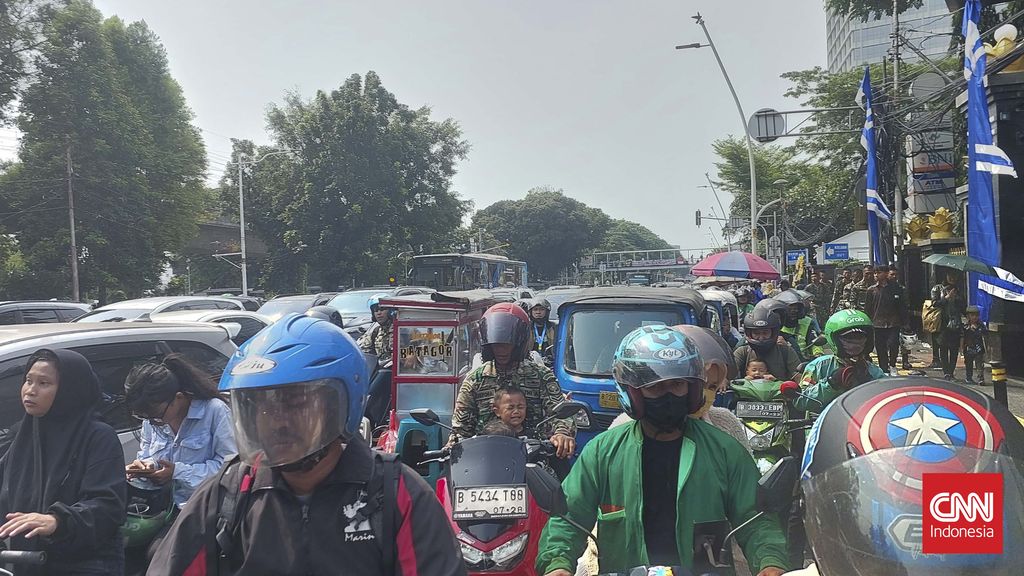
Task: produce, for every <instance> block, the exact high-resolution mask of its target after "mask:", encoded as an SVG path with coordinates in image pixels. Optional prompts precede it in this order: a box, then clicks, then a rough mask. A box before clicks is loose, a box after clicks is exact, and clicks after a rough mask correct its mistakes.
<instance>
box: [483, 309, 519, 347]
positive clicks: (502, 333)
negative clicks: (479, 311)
mask: <svg viewBox="0 0 1024 576" xmlns="http://www.w3.org/2000/svg"><path fill="white" fill-rule="evenodd" d="M480 338H481V343H482V344H519V343H521V342H523V341H524V340H525V339H526V322H523V320H522V319H521V318H519V317H518V316H515V315H514V314H489V315H487V316H484V317H483V318H482V319H481V320H480Z"/></svg>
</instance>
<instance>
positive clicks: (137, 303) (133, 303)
mask: <svg viewBox="0 0 1024 576" xmlns="http://www.w3.org/2000/svg"><path fill="white" fill-rule="evenodd" d="M196 300H220V301H224V300H227V298H221V297H219V296H153V297H150V298H135V299H132V300H121V301H120V302H114V303H112V304H107V305H106V306H101V307H99V308H96V310H119V309H133V308H148V309H153V308H157V307H160V306H163V305H164V304H171V303H176V302H192V301H196ZM94 311H95V310H94Z"/></svg>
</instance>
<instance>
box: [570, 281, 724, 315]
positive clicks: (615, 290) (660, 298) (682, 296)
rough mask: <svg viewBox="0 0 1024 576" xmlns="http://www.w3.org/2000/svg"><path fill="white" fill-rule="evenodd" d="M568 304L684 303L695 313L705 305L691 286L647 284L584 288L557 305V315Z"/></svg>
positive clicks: (701, 310) (699, 311)
mask: <svg viewBox="0 0 1024 576" xmlns="http://www.w3.org/2000/svg"><path fill="white" fill-rule="evenodd" d="M570 304H685V305H687V306H689V307H690V308H691V309H693V311H694V312H696V313H697V314H700V313H702V312H703V311H704V308H705V306H706V305H705V303H704V297H703V296H701V295H700V293H699V292H697V291H696V290H694V289H692V288H651V287H649V286H633V287H623V286H613V287H599V288H584V289H583V290H580V291H579V292H577V293H575V294H573V295H572V296H570V297H569V298H568V299H566V300H565V301H564V302H562V303H561V304H559V305H558V315H559V316H561V315H562V314H561V310H562V308H563V307H565V306H568V305H570Z"/></svg>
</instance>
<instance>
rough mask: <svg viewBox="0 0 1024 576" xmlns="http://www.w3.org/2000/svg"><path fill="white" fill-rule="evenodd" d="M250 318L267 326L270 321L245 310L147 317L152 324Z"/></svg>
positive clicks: (197, 311)
mask: <svg viewBox="0 0 1024 576" xmlns="http://www.w3.org/2000/svg"><path fill="white" fill-rule="evenodd" d="M227 317H231V318H239V317H244V318H252V319H254V320H261V321H262V322H264V323H266V324H269V323H270V320H268V319H267V317H266V316H263V315H262V314H257V313H255V312H249V311H246V310H179V311H177V312H161V313H159V314H153V315H151V316H150V317H149V319H150V320H151V321H152V322H171V323H174V322H210V321H213V320H219V319H221V318H227Z"/></svg>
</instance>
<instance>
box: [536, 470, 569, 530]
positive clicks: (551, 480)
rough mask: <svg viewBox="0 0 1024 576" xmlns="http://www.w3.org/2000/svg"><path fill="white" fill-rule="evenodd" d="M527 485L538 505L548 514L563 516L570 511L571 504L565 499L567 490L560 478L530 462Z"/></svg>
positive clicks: (557, 516)
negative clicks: (565, 490)
mask: <svg viewBox="0 0 1024 576" xmlns="http://www.w3.org/2000/svg"><path fill="white" fill-rule="evenodd" d="M526 486H527V488H529V490H530V496H533V501H534V502H536V503H537V507H538V508H540V509H541V510H543V511H544V512H545V513H547V515H548V516H553V517H556V518H561V517H563V516H565V515H566V514H567V513H568V512H569V504H568V503H567V502H566V501H565V492H563V491H562V485H561V484H560V483H559V482H558V479H557V478H555V477H554V476H552V475H551V474H550V473H548V472H547V471H546V470H544V469H543V468H541V467H540V466H537V465H536V464H533V463H530V464H527V465H526Z"/></svg>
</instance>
